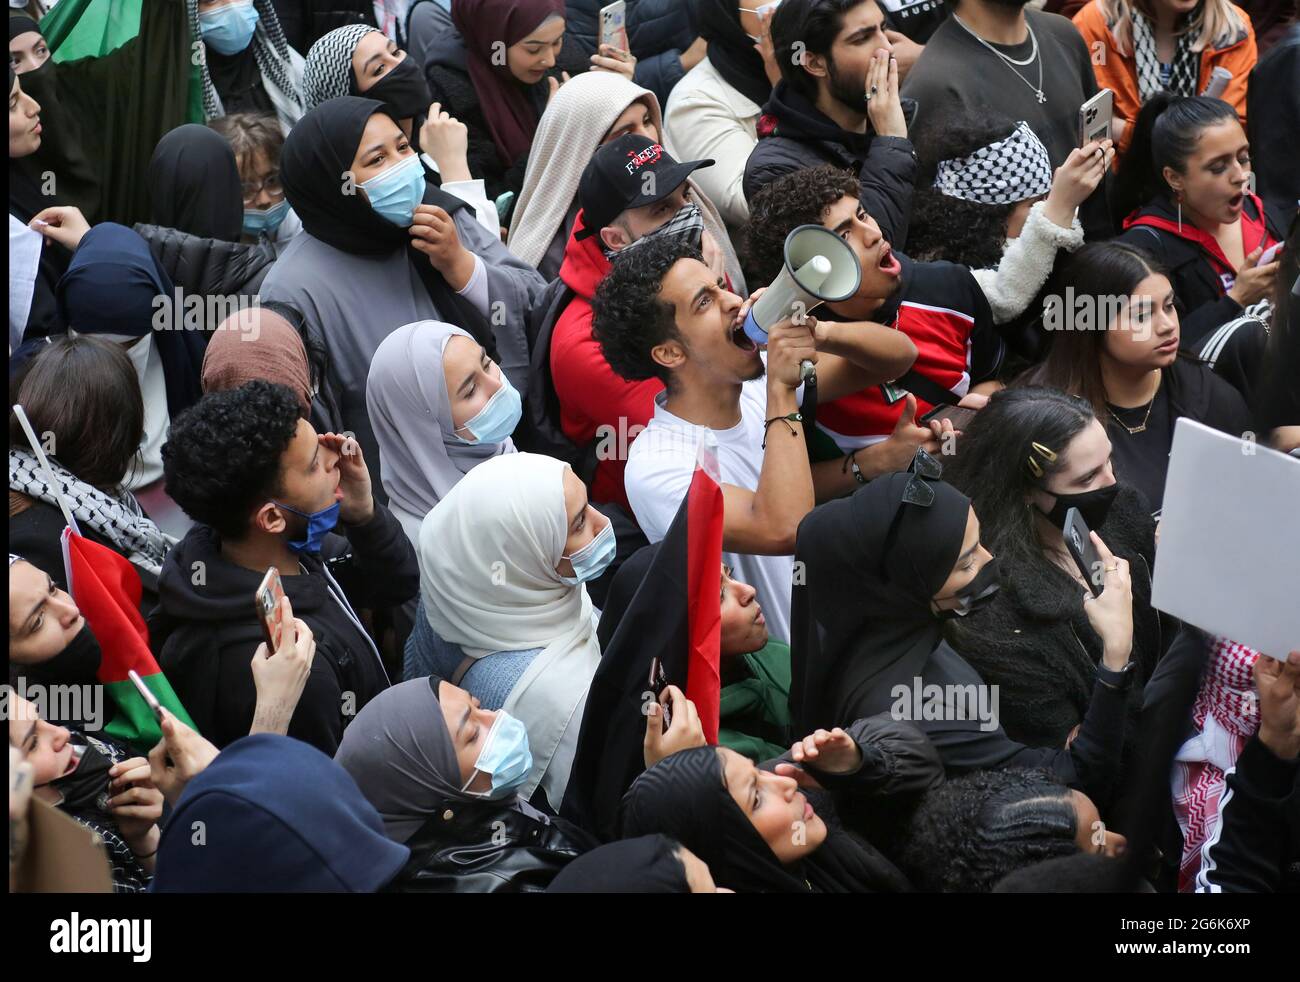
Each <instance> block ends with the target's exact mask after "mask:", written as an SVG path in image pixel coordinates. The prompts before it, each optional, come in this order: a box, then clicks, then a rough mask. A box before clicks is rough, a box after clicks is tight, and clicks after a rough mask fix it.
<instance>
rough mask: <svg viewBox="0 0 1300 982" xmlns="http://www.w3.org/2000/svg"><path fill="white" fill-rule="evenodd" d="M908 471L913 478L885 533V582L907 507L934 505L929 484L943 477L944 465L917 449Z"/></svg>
mask: <svg viewBox="0 0 1300 982" xmlns="http://www.w3.org/2000/svg"><path fill="white" fill-rule="evenodd" d="M907 469H908V470H909V471H911V472H912V476H911V477H909V478H908V479H907V485H906V486H905V487H904V488H903V500H902V501H900V502H899V504H898V509H897V510H896V511H895V512H894V517H893V519H892V520H891V521H890V523H889V531H888V532H886V533H885V544H884V546H883V548H881V550H880V578H881V579H882V580H884V581H885V582H889V563H888V559H889V554H890V552H891V551H892V550H893V548H894V543H895V542H896V541H897V540H898V529H899V526H900V525H902V522H903V512H904V510H905V506H907V505H916V507H918V508H929V507H930V506H931V505H932V504H934V487H933V485H931V484H928V483H927V482H928V481H937V480H939V478H941V477H942V476H943V464H941V463H939V461H938V460H936V459H935V458H934V457H933V456H931V455H930V454H928V453H926V452H925V451H924V450H922V449H921V448H920V447H917V448H916V455H915V456H914V457H913V458H912V463H911V464H909V465H908V468H907Z"/></svg>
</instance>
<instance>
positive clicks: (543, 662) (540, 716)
mask: <svg viewBox="0 0 1300 982" xmlns="http://www.w3.org/2000/svg"><path fill="white" fill-rule="evenodd" d="M567 469H568V465H566V464H564V463H562V462H561V461H558V460H555V459H554V458H552V457H546V456H542V455H541V454H530V453H515V454H503V455H501V456H498V457H493V458H492V459H490V460H486V461H484V462H483V463H481V464H479V465H478V466H477V467H475V468H474V469H473V470H471V471H470V472H469V473H468V474H466V475H465V476H464V477H463V478H461V480H460V482H459V483H458V484H457V485H456V486H455V487H454V488H452V489H451V491H450V492H449V493H448V494H447V495H446V496H444V497H443V499H442V500H441V501H440V502H438V504H437V505H436V506H435V507H434V508H433V510H432V511H430V512H429V514H428V515H427V516H425V519H424V523H423V524H422V525H421V527H420V543H419V550H418V551H419V558H420V597H421V607H422V609H423V611H424V616H425V617H427V618H428V621H429V624H430V626H431V627H432V628H433V630H434V631H435V632H436V633H437V634H438V636H439V637H441V638H442V639H443V640H444V641H450V642H452V643H453V644H458V645H460V646H461V648H462V649H463V650H464V652H465V654H466V655H468V656H469V657H471V658H482V657H483V656H485V655H488V654H491V653H492V652H496V651H522V650H526V649H529V648H542V649H544V650H543V651H542V653H541V654H539V655H538V656H537V657H536V658H534V659H533V661H532V663H531V664H530V665H529V666H528V668H527V669H526V670H525V671H524V674H523V675H522V676H521V677H520V678H519V681H518V682H516V683H515V686H514V688H513V689H512V690H511V691H510V695H509V696H508V697H507V699H506V702H505V705H504V706H503V707H502V708H504V709H505V710H506V712H508V713H510V714H511V715H513V716H516V717H517V718H518V719H519V720H520V721H521V722H522V723H523V724H524V726H525V727H526V728H527V730H528V744H529V749H530V750H531V751H532V755H533V769H532V771H531V772H530V773H529V775H528V781H527V783H526V784H525V785H524V787H523V788H521V789H520V792H519V793H520V795H522V796H523V797H524V798H525V799H527V798H529V797H531V795H532V793H533V791H534V790H536V788H537V787H538V785H541V787H542V790H543V791H545V792H546V796H547V800H548V801H549V802H550V803H551V805H552V807H555V808H558V807H559V805H560V802H561V800H562V799H563V797H564V789H565V787H566V786H567V785H568V783H569V772H570V770H571V769H572V767H573V757H574V753H575V752H576V750H577V744H578V731H579V730H580V729H581V725H582V710H583V707H584V705H585V704H586V699H587V689H588V687H589V686H590V685H591V678H592V676H593V675H594V674H595V672H596V666H597V665H598V664H599V662H600V645H599V643H598V641H597V640H596V627H595V624H594V621H593V617H592V613H593V608H592V604H591V598H590V597H588V596H587V588H586V587H585V586H584V585H582V584H581V583H580V584H578V585H577V586H570V585H568V584H567V583H565V582H564V581H563V580H561V579H560V574H559V573H558V572H556V569H555V567H556V565H557V564H558V563H559V562H560V558H561V556H562V554H563V553H564V543H565V541H566V539H567V538H568V524H569V523H568V517H567V514H566V512H565V507H564V472H565V471H566V470H567Z"/></svg>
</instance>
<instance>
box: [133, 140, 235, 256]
mask: <svg viewBox="0 0 1300 982" xmlns="http://www.w3.org/2000/svg"><path fill="white" fill-rule="evenodd" d="M149 199H150V201H151V202H152V203H153V210H152V212H151V215H150V217H151V219H152V221H153V223H154V224H155V225H161V226H163V227H164V228H174V229H179V230H180V231H182V232H188V233H189V234H190V235H197V236H198V237H199V238H202V239H223V240H225V241H226V242H238V241H239V237H240V235H241V234H242V232H243V227H244V193H243V190H242V187H241V185H240V180H239V165H238V164H237V163H236V162H235V152H234V151H233V150H231V149H230V144H229V143H228V142H226V138H225V137H223V136H222V135H221V134H220V133H217V132H216V131H215V130H211V129H208V127H206V126H200V125H199V124H198V123H186V124H185V125H184V126H178V127H176V129H174V130H172V131H171V132H170V133H168V134H167V135H166V136H164V137H163V138H162V139H161V140H159V141H158V146H157V147H156V148H155V149H154V152H153V159H151V160H150V161H149Z"/></svg>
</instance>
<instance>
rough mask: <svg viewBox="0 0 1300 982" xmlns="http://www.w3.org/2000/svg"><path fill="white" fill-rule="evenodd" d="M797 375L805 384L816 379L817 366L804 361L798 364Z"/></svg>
mask: <svg viewBox="0 0 1300 982" xmlns="http://www.w3.org/2000/svg"><path fill="white" fill-rule="evenodd" d="M799 375H800V376H801V377H802V378H803V380H804V381H805V382H807V381H808V380H809V379H813V380H815V379H816V378H817V366H816V365H814V364H813V363H812V362H811V361H808V360H807V359H804V360H803V361H801V362H799Z"/></svg>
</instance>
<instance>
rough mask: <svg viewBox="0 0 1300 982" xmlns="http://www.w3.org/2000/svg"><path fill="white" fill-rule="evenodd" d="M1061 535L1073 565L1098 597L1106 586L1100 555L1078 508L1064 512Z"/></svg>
mask: <svg viewBox="0 0 1300 982" xmlns="http://www.w3.org/2000/svg"><path fill="white" fill-rule="evenodd" d="M1062 537H1063V538H1064V539H1065V548H1066V549H1067V550H1068V551H1069V553H1070V558H1072V559H1073V560H1074V565H1076V566H1078V567H1079V572H1080V573H1082V574H1083V578H1084V579H1085V580H1086V581H1087V583H1088V589H1089V590H1091V591H1092V595H1093V596H1094V597H1100V596H1101V591H1102V590H1103V589H1105V586H1106V580H1105V575H1104V572H1103V564H1102V561H1101V555H1100V554H1099V553H1098V552H1097V547H1096V546H1095V545H1093V544H1092V537H1091V535H1090V534H1089V530H1088V525H1087V523H1086V522H1084V520H1083V516H1082V515H1080V514H1079V509H1078V508H1071V509H1070V510H1069V511H1067V512H1066V513H1065V528H1064V529H1063V530H1062Z"/></svg>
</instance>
